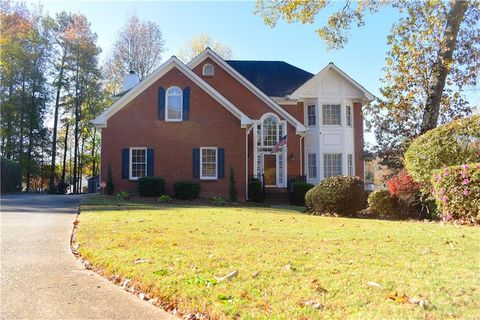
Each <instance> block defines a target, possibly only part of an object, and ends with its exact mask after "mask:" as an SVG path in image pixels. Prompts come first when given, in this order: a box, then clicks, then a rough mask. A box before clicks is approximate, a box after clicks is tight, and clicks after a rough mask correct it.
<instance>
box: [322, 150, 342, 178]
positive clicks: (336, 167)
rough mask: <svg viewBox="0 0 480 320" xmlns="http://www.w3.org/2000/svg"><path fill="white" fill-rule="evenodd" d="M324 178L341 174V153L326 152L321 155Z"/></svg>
mask: <svg viewBox="0 0 480 320" xmlns="http://www.w3.org/2000/svg"><path fill="white" fill-rule="evenodd" d="M323 175H324V178H328V177H333V176H341V175H342V154H341V153H326V154H324V155H323Z"/></svg>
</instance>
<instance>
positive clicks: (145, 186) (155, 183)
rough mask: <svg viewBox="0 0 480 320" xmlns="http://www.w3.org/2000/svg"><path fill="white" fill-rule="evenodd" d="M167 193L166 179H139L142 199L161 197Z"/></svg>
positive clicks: (139, 191) (139, 192) (139, 190)
mask: <svg viewBox="0 0 480 320" xmlns="http://www.w3.org/2000/svg"><path fill="white" fill-rule="evenodd" d="M164 193H165V179H163V178H162V177H142V178H139V179H138V194H139V195H140V196H142V197H159V196H161V195H162V194H164Z"/></svg>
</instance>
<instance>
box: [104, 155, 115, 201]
mask: <svg viewBox="0 0 480 320" xmlns="http://www.w3.org/2000/svg"><path fill="white" fill-rule="evenodd" d="M114 191H115V185H114V184H113V175H112V165H111V164H110V162H109V163H108V165H107V181H106V185H105V193H106V194H108V195H112V194H113V192H114Z"/></svg>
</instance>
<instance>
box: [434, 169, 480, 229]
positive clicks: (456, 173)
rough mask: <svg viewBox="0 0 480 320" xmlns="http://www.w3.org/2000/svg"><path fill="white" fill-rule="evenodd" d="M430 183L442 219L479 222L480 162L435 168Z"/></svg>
mask: <svg viewBox="0 0 480 320" xmlns="http://www.w3.org/2000/svg"><path fill="white" fill-rule="evenodd" d="M432 185H433V191H432V193H433V196H434V197H435V200H436V203H437V206H438V208H439V210H440V211H441V213H442V217H443V219H444V220H446V221H449V220H460V221H462V222H470V223H480V163H471V164H464V165H460V166H451V167H445V168H443V169H440V170H436V171H434V174H433V177H432Z"/></svg>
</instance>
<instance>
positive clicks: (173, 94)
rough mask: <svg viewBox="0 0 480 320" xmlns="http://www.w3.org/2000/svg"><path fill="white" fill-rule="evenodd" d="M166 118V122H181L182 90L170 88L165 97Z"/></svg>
mask: <svg viewBox="0 0 480 320" xmlns="http://www.w3.org/2000/svg"><path fill="white" fill-rule="evenodd" d="M166 99H167V101H166V106H167V107H166V110H165V112H166V117H165V119H166V120H167V121H182V89H180V88H179V87H170V88H168V90H167V95H166Z"/></svg>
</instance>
